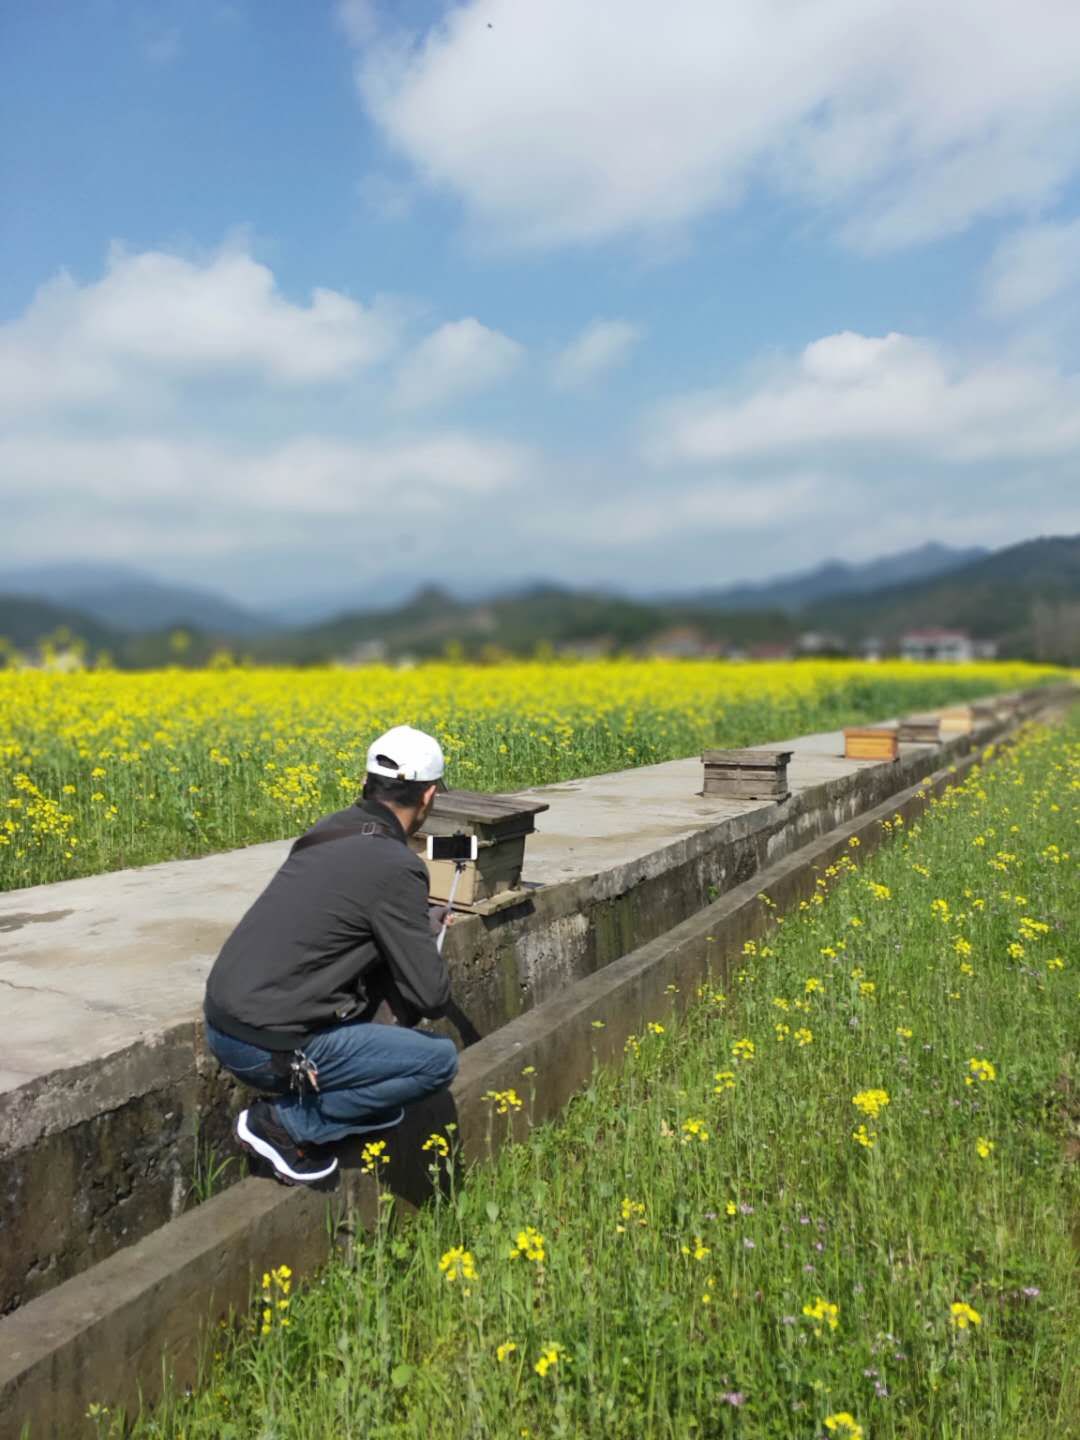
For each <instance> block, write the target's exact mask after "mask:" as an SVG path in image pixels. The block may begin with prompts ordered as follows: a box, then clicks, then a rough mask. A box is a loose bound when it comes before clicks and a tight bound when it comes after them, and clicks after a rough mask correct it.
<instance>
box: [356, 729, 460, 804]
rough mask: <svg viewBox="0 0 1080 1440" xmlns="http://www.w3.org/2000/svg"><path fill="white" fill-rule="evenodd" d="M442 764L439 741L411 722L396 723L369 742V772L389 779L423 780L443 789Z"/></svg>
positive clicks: (444, 786)
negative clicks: (410, 723)
mask: <svg viewBox="0 0 1080 1440" xmlns="http://www.w3.org/2000/svg"><path fill="white" fill-rule="evenodd" d="M445 768H446V762H445V761H444V759H443V753H442V747H441V746H440V745H439V742H438V741H437V740H436V739H435V738H434V737H433V736H431V735H425V734H424V732H423V730H414V729H413V728H412V726H411V725H395V726H394V728H393V730H387V732H386V734H385V735H380V736H379V738H378V739H377V740H373V741H372V742H371V744H370V745H369V746H368V752H367V773H368V774H369V775H385V776H386V778H387V779H388V780H426V781H427V782H428V784H431V785H435V784H437V785H438V787H439V789H440V790H445V789H446V784H445V782H444V781H443V771H444V769H445Z"/></svg>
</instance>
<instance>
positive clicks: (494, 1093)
mask: <svg viewBox="0 0 1080 1440" xmlns="http://www.w3.org/2000/svg"><path fill="white" fill-rule="evenodd" d="M483 1098H484V1099H485V1100H489V1101H490V1102H491V1104H492V1105H493V1106H494V1107H495V1110H496V1112H497V1113H498V1114H499V1115H506V1114H508V1112H509V1111H511V1110H520V1109H521V1107H522V1104H523V1103H524V1102H523V1101H522V1099H521V1096H520V1095H519V1094H518V1093H517V1091H516V1090H514V1089H510V1090H485V1092H484V1095H483Z"/></svg>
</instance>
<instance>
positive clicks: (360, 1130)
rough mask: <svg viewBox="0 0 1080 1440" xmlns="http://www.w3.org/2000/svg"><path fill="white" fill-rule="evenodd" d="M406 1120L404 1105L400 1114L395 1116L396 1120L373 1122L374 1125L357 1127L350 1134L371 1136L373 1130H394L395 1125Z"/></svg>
mask: <svg viewBox="0 0 1080 1440" xmlns="http://www.w3.org/2000/svg"><path fill="white" fill-rule="evenodd" d="M404 1119H405V1107H404V1105H403V1106H402V1107H401V1109H400V1110H399V1111H398V1113H397V1114H396V1115H395V1116H394V1118H393V1119H392V1120H378V1121H373V1122H372V1124H370V1125H357V1126H356V1128H355V1129H354V1130H350V1131H349V1134H350V1135H367V1134H369V1133H370V1132H371V1131H373V1130H393V1128H394V1126H395V1125H400V1124H401V1122H402V1120H404Z"/></svg>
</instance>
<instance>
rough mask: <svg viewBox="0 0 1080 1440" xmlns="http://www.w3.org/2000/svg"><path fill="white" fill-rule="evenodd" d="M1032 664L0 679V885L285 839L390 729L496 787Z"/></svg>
mask: <svg viewBox="0 0 1080 1440" xmlns="http://www.w3.org/2000/svg"><path fill="white" fill-rule="evenodd" d="M1054 673H1056V672H1054V671H1051V670H1050V669H1048V668H1045V667H1037V666H1030V665H1004V664H995V665H970V666H948V667H942V666H933V665H926V666H920V665H911V664H879V665H867V664H859V663H854V662H798V663H778V664H752V665H737V664H723V663H719V662H663V661H611V662H597V663H550V664H545V663H539V662H537V663H513V664H502V665H494V666H470V665H452V664H437V665H426V666H421V667H419V668H417V669H414V670H397V669H391V668H389V667H382V666H371V667H368V668H364V669H360V670H346V669H331V668H324V669H270V670H258V669H247V668H228V669H220V670H214V669H211V670H206V671H199V672H191V671H181V670H163V671H153V672H143V673H139V674H120V673H115V672H109V671H100V672H97V671H94V672H82V673H76V674H71V675H57V674H49V673H43V672H37V671H3V672H0V889H12V888H15V887H18V886H24V885H33V884H39V883H43V882H49V881H53V880H59V879H64V878H67V877H70V876H76V875H88V874H96V873H100V872H102V871H107V870H113V869H117V868H120V867H123V866H126V865H140V864H147V863H150V862H152V861H157V860H164V859H172V858H179V857H183V856H190V855H199V854H206V853H208V852H212V851H215V850H224V849H229V848H231V847H234V846H238V845H245V844H250V843H252V842H255V841H259V840H269V839H276V838H280V837H282V836H286V835H290V834H295V833H296V832H297V831H299V830H301V829H303V828H304V827H305V826H307V825H308V824H310V823H311V822H312V821H313V820H314V819H315V818H316V817H317V816H318V815H320V814H323V813H326V812H327V811H329V810H333V809H336V808H338V807H339V806H340V805H342V804H343V803H347V802H348V801H349V800H351V799H352V798H353V796H354V795H355V794H356V791H357V789H358V786H359V783H360V780H361V777H362V774H363V769H364V756H365V751H366V747H367V744H368V742H369V740H370V739H371V738H373V736H374V735H376V734H377V733H379V731H380V730H382V729H384V728H386V727H387V726H389V725H391V724H397V723H401V722H408V723H411V724H414V725H417V726H420V727H421V728H424V729H427V730H430V731H432V732H433V733H435V734H436V735H437V736H438V737H439V739H440V741H441V742H442V744H443V747H444V749H445V750H446V752H447V757H448V761H449V772H448V773H449V778H450V782H451V783H452V784H454V785H457V786H461V787H465V788H470V789H487V790H513V789H519V788H522V787H525V786H528V785H536V784H544V783H548V782H552V781H557V780H563V779H567V778H570V777H574V776H581V775H588V774H596V773H599V772H602V771H606V770H616V769H622V768H625V767H629V766H635V765H645V764H652V763H654V762H657V761H660V760H666V759H671V758H674V757H676V756H682V755H689V754H693V753H694V752H695V750H698V749H700V748H701V747H702V746H704V745H710V744H727V745H745V744H752V743H760V742H763V741H767V740H770V739H779V738H784V737H786V736H792V735H796V734H800V733H807V732H810V731H814V730H822V729H829V728H832V727H834V726H837V725H840V724H844V723H849V722H854V721H858V720H870V719H881V718H884V717H885V716H887V715H888V714H890V713H894V714H898V713H903V712H905V711H911V710H917V709H919V708H923V707H926V706H929V705H934V704H940V703H943V702H944V701H947V700H956V699H963V698H967V697H971V696H975V695H981V694H986V693H989V692H990V691H992V690H1001V689H1012V688H1017V687H1020V686H1027V685H1032V684H1036V683H1038V682H1039V680H1041V679H1043V678H1046V677H1048V676H1050V675H1052V674H1054Z"/></svg>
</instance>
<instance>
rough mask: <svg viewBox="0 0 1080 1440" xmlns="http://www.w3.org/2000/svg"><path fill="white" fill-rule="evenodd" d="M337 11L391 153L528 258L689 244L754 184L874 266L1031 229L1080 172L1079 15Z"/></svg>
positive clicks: (796, 7) (1050, 8)
mask: <svg viewBox="0 0 1080 1440" xmlns="http://www.w3.org/2000/svg"><path fill="white" fill-rule="evenodd" d="M372 15H373V10H372V7H371V6H370V5H367V4H358V3H357V0H346V3H345V4H344V6H343V8H342V16H343V21H344V23H345V25H346V29H347V31H348V32H349V34H350V35H351V38H352V40H353V43H354V44H356V45H357V46H358V47H359V49H360V52H361V53H360V56H359V59H358V65H357V74H358V84H359V87H360V91H361V94H362V96H363V98H364V100H365V102H366V104H367V106H368V108H369V110H370V113H371V114H372V116H373V117H374V119H375V120H376V122H377V123H378V124H379V125H380V126H381V127H382V129H383V131H384V133H385V135H386V137H387V139H388V141H389V143H390V144H391V146H392V147H393V148H394V149H395V150H396V151H397V152H399V153H401V154H403V155H404V156H406V157H407V158H408V159H409V160H410V161H411V162H412V164H413V165H414V167H415V169H416V170H417V172H418V174H419V175H420V176H421V177H422V178H424V179H425V180H426V181H427V182H429V183H430V184H433V185H435V186H439V187H444V188H448V189H450V190H451V191H453V192H455V193H457V194H458V195H459V196H461V197H462V199H463V200H464V202H465V204H466V206H467V209H468V212H469V214H470V216H471V218H472V220H473V221H474V222H475V224H476V228H477V231H478V232H479V233H481V234H483V235H485V236H486V237H488V238H493V239H499V240H502V241H504V242H505V241H511V242H518V243H525V244H539V245H548V244H560V243H568V242H569V243H577V242H589V241H596V240H601V239H605V238H608V237H611V236H614V235H618V234H622V233H627V232H637V233H643V232H650V231H653V232H654V231H657V230H660V231H663V230H665V229H671V228H672V227H679V226H682V225H684V224H685V223H687V222H689V221H692V220H694V219H695V218H696V217H698V216H700V215H702V214H705V213H707V212H709V211H712V210H715V209H717V208H720V207H724V206H729V205H732V204H735V203H737V202H738V201H739V200H740V198H741V197H742V196H743V194H744V193H745V191H746V188H747V186H748V185H750V184H751V183H753V184H761V183H765V184H768V185H771V186H773V187H775V188H777V189H779V191H780V192H782V193H784V194H786V195H789V196H794V197H796V198H797V199H799V200H801V201H804V202H806V203H809V204H810V205H812V206H816V207H824V208H825V209H826V210H827V211H828V212H829V213H830V214H832V215H834V216H835V220H836V223H837V225H838V226H839V228H840V230H841V232H842V233H843V234H844V236H845V237H846V239H847V240H848V241H849V242H850V243H852V244H855V245H858V246H861V247H864V248H867V249H886V248H889V247H893V246H899V245H905V244H909V243H913V242H917V241H921V240H927V239H931V238H934V237H936V236H940V235H944V234H948V233H950V232H954V231H957V230H960V229H962V228H964V227H965V226H966V225H968V224H970V223H971V222H972V221H973V220H974V219H977V218H978V217H980V216H985V215H994V214H1002V213H1008V212H1014V211H1021V212H1024V211H1030V210H1031V209H1033V208H1036V207H1039V206H1041V205H1044V204H1045V203H1047V201H1048V200H1050V199H1052V198H1053V197H1054V196H1055V195H1056V194H1057V192H1058V191H1059V190H1060V188H1061V187H1062V185H1063V184H1064V183H1065V182H1066V180H1067V179H1068V177H1069V176H1070V175H1072V174H1073V173H1075V171H1076V168H1077V166H1078V164H1080V86H1078V85H1077V83H1076V75H1077V73H1080V5H1077V4H1075V3H1074V0H1030V3H1027V4H1024V5H1020V4H1018V3H1017V0H949V3H948V4H944V5H943V4H941V3H940V0H815V3H812V4H811V3H802V4H792V3H791V0H730V3H728V4H724V5H718V4H717V3H716V0H670V3H669V4H667V5H665V6H662V7H659V6H657V5H656V4H655V0H619V3H614V0H597V3H593V4H582V3H581V0H546V3H544V4H542V5H540V4H521V3H518V0H473V3H468V4H461V5H457V6H455V7H453V8H452V9H450V10H449V11H448V13H446V14H445V16H444V17H443V18H441V19H440V20H439V21H438V22H437V23H435V24H433V26H432V28H431V29H430V30H429V31H428V32H427V33H426V34H425V35H423V36H422V37H416V36H412V35H408V34H404V33H402V32H400V31H392V32H389V33H386V32H384V33H383V34H382V35H381V36H379V35H378V33H377V27H375V26H374V25H373V23H372Z"/></svg>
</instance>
